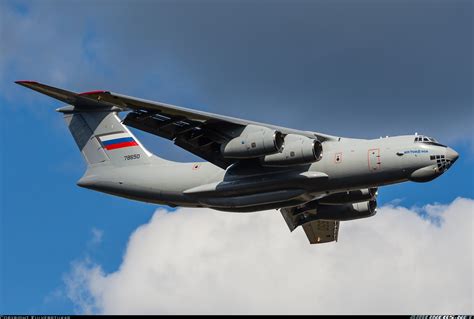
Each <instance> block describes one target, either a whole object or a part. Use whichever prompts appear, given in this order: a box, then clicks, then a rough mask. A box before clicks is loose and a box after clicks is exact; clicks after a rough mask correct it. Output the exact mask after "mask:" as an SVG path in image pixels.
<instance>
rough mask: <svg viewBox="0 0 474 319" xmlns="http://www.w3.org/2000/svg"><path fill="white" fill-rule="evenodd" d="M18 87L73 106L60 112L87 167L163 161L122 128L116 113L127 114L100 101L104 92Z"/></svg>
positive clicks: (35, 85)
mask: <svg viewBox="0 0 474 319" xmlns="http://www.w3.org/2000/svg"><path fill="white" fill-rule="evenodd" d="M15 83H17V84H19V85H22V86H24V87H27V88H29V89H32V90H35V91H38V92H40V93H42V94H45V95H48V96H51V97H53V98H55V99H57V100H60V101H63V102H66V103H68V104H71V105H68V106H65V107H62V108H59V109H57V111H58V112H61V113H63V114H64V119H65V120H66V123H67V125H68V126H69V130H70V131H71V134H72V136H73V137H74V140H75V141H76V144H77V146H78V147H79V149H80V150H81V152H82V155H83V156H84V158H85V160H86V162H87V164H88V165H94V164H99V163H108V164H113V165H118V166H126V165H127V166H128V165H134V164H143V163H144V162H149V161H151V159H152V157H153V158H154V159H159V160H162V159H160V158H158V157H157V156H154V155H152V154H151V153H150V152H148V151H147V150H146V149H145V148H144V147H143V145H142V144H141V143H140V142H139V141H138V140H137V139H136V138H135V136H133V134H132V133H131V132H130V131H129V130H128V128H127V127H126V126H124V125H123V124H122V122H121V121H120V119H119V117H118V116H117V112H119V111H124V110H125V109H124V108H122V107H118V106H116V105H114V104H111V103H107V102H105V103H102V102H101V101H100V96H97V94H100V93H104V92H105V91H91V92H85V93H75V92H71V91H66V90H63V89H59V88H56V87H53V86H49V85H46V84H41V83H38V82H34V81H16V82H15ZM162 161H165V160H162Z"/></svg>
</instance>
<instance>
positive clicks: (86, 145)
mask: <svg viewBox="0 0 474 319" xmlns="http://www.w3.org/2000/svg"><path fill="white" fill-rule="evenodd" d="M64 109H66V110H68V109H69V107H65V108H62V109H58V111H59V112H63V113H64V119H65V120H66V123H67V125H68V127H69V130H70V131H71V134H72V136H73V137H74V140H75V141H76V144H77V146H78V147H79V149H80V151H81V153H82V155H83V156H84V159H85V160H86V162H87V164H88V165H93V164H98V163H103V162H110V164H114V165H125V164H126V165H129V164H143V163H144V162H146V161H150V157H151V156H152V154H151V153H150V152H148V151H147V150H146V149H145V148H144V147H143V145H142V144H141V143H140V141H138V139H137V138H136V137H135V136H133V134H132V133H131V132H130V131H129V130H128V128H127V127H126V126H124V125H123V124H122V123H121V121H120V119H119V117H118V116H117V112H114V111H104V110H100V111H88V112H80V111H79V112H74V111H73V112H68V111H64Z"/></svg>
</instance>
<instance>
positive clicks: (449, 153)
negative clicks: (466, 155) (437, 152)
mask: <svg viewBox="0 0 474 319" xmlns="http://www.w3.org/2000/svg"><path fill="white" fill-rule="evenodd" d="M458 157H459V154H458V152H456V151H455V150H453V149H452V148H451V147H448V148H447V149H446V159H448V160H450V161H451V165H452V164H453V163H454V162H455V161H456V160H457V159H458Z"/></svg>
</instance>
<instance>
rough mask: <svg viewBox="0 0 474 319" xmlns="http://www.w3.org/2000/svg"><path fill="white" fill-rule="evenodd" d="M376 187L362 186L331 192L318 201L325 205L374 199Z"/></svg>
mask: <svg viewBox="0 0 474 319" xmlns="http://www.w3.org/2000/svg"><path fill="white" fill-rule="evenodd" d="M376 196H377V188H364V189H358V190H354V191H347V192H341V193H336V194H332V195H329V196H326V197H324V198H321V199H320V200H319V201H318V202H319V203H320V204H326V205H339V204H350V203H357V202H362V201H367V200H371V199H375V197H376Z"/></svg>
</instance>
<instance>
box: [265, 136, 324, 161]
mask: <svg viewBox="0 0 474 319" xmlns="http://www.w3.org/2000/svg"><path fill="white" fill-rule="evenodd" d="M322 152H323V147H322V145H321V142H319V141H318V140H316V139H312V138H309V137H306V136H302V135H297V134H288V135H287V136H286V137H285V146H284V147H283V151H281V152H280V153H276V154H272V155H267V156H265V157H263V158H262V165H264V166H290V165H302V164H310V163H313V162H316V161H319V160H320V159H321V154H322Z"/></svg>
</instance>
